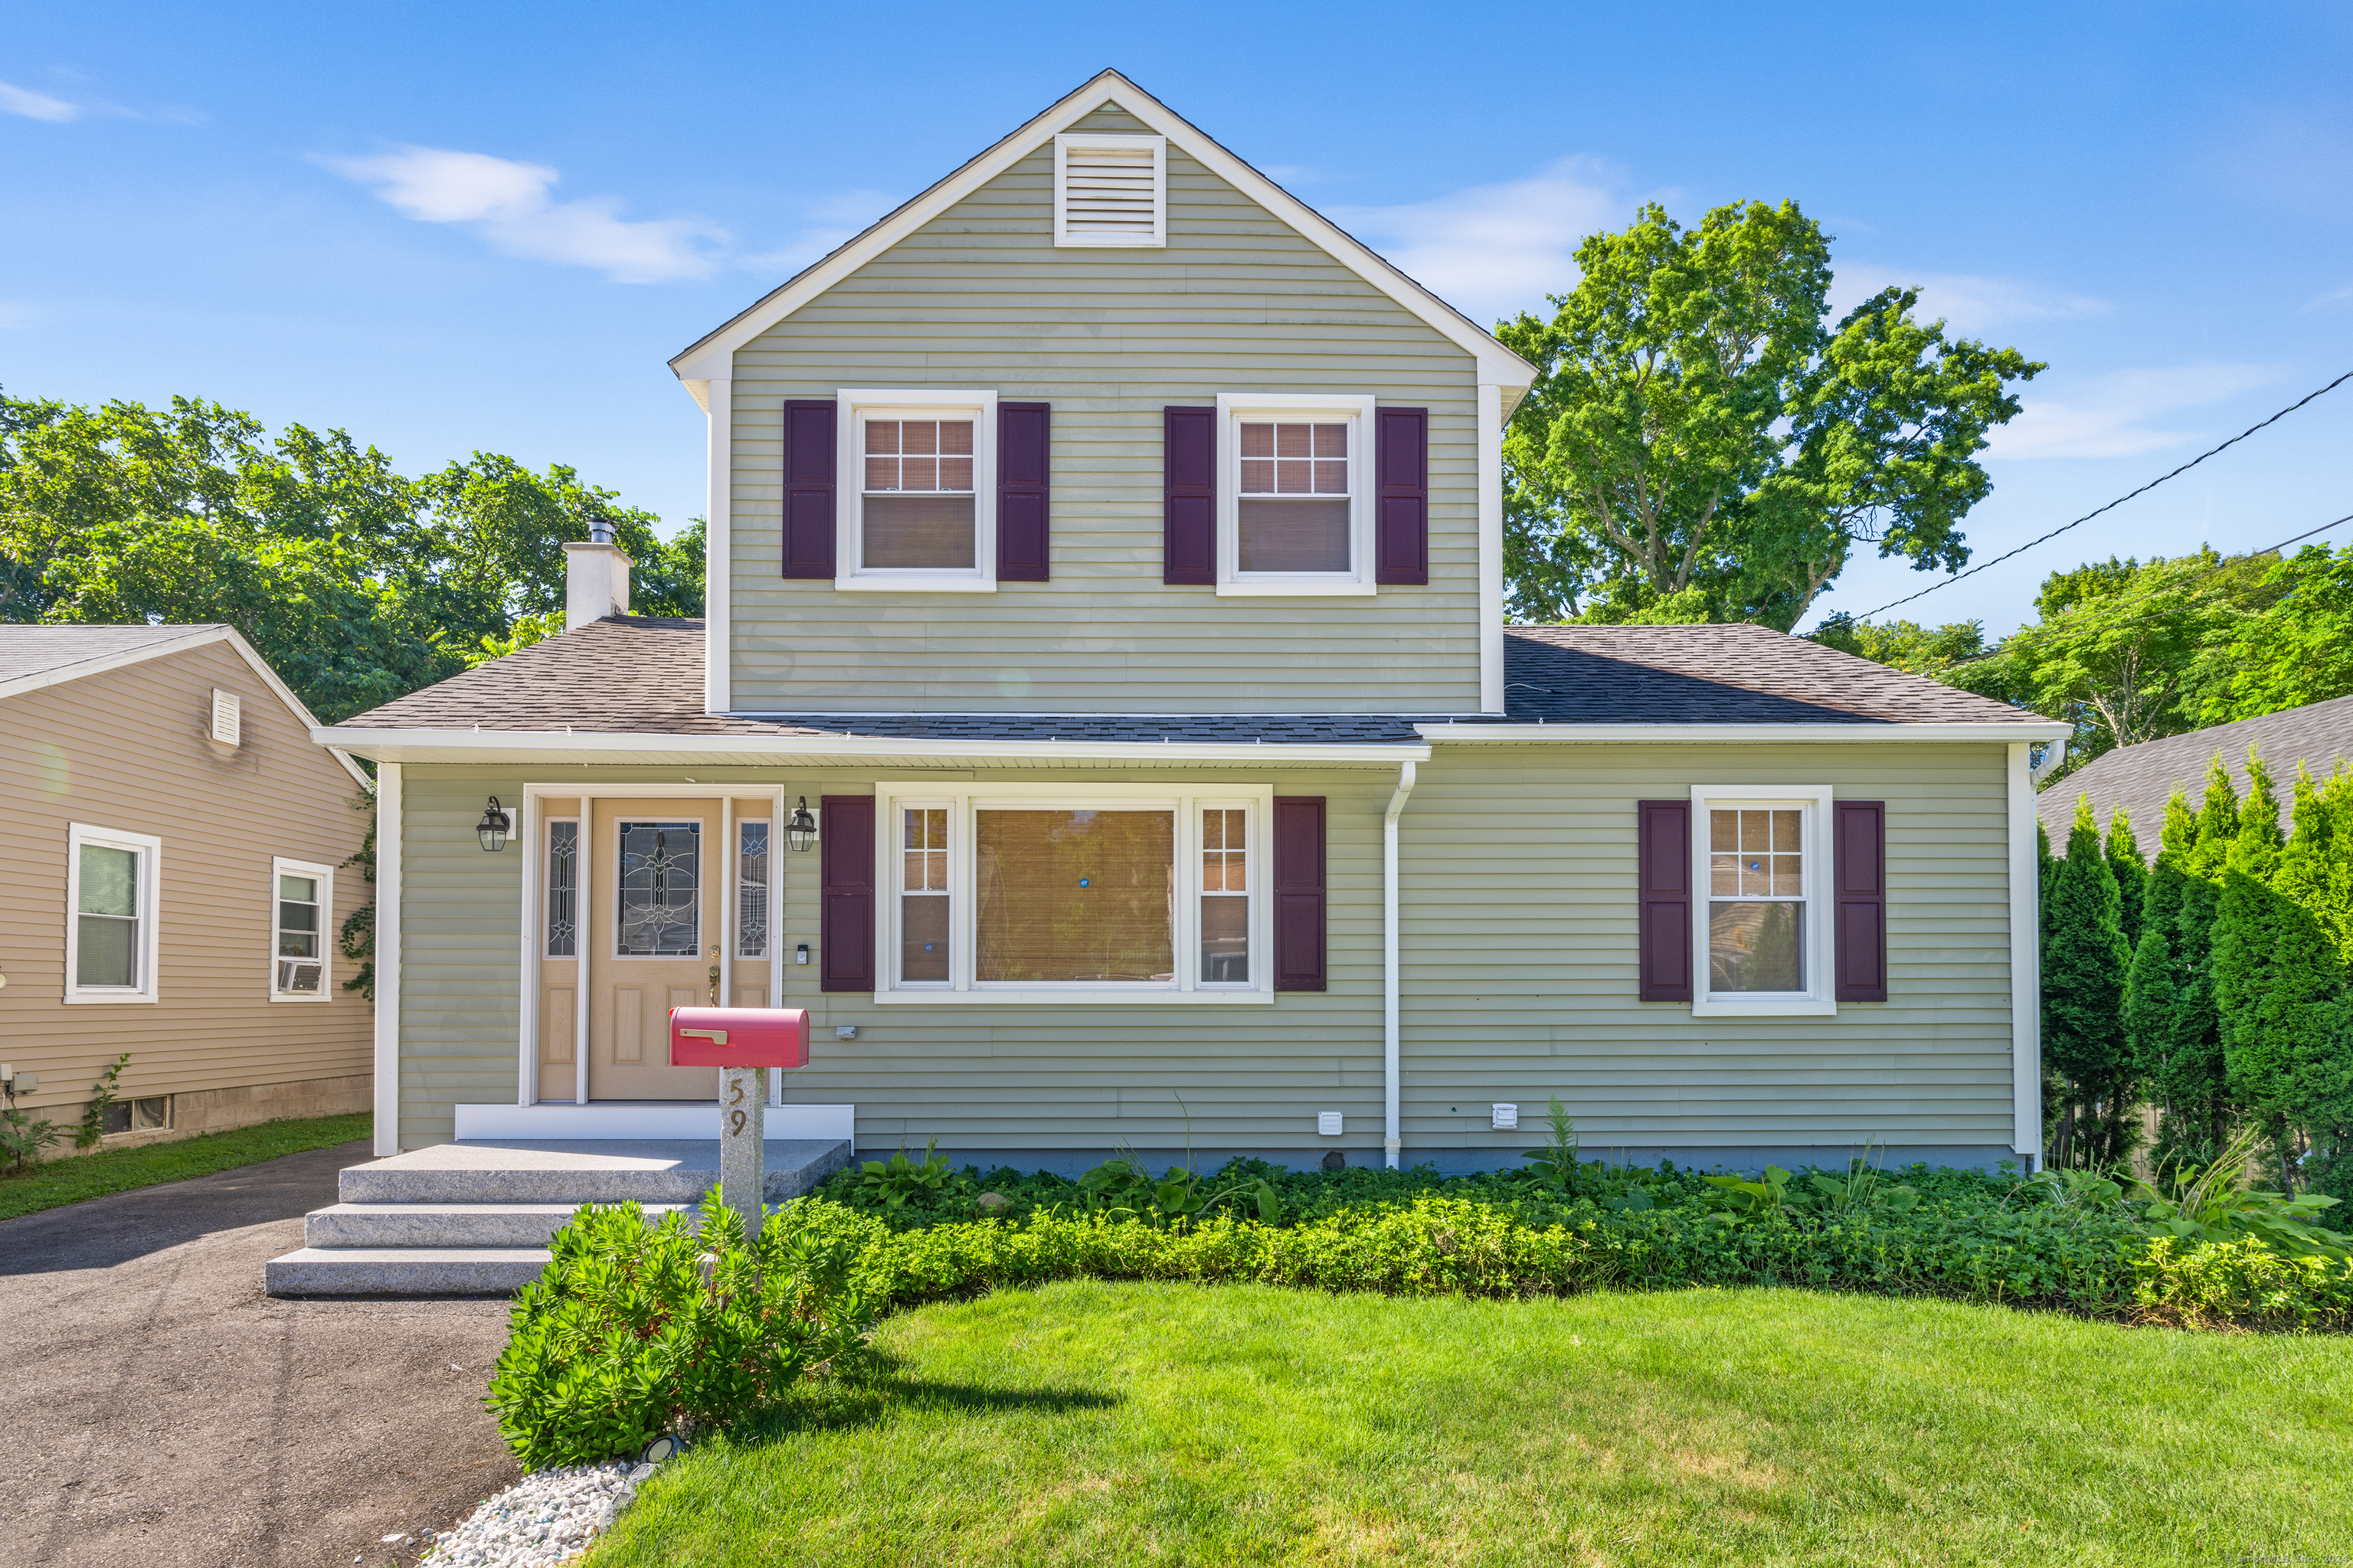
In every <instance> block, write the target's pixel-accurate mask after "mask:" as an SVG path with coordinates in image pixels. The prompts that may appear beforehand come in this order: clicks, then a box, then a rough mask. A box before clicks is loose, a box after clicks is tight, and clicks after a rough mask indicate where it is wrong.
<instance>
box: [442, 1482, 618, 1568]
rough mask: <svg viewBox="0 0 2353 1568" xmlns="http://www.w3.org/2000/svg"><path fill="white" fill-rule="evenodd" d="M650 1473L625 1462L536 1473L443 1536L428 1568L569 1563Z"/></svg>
mask: <svg viewBox="0 0 2353 1568" xmlns="http://www.w3.org/2000/svg"><path fill="white" fill-rule="evenodd" d="M650 1474H652V1467H650V1466H648V1465H638V1466H635V1467H632V1466H631V1465H630V1464H629V1463H628V1461H627V1460H616V1461H615V1462H613V1463H612V1464H609V1465H570V1466H566V1467H564V1468H562V1469H555V1470H536V1471H533V1473H532V1474H530V1475H528V1476H525V1477H524V1478H522V1479H521V1480H519V1481H517V1482H516V1483H515V1484H514V1485H512V1486H511V1487H509V1488H508V1489H506V1490H504V1491H502V1492H501V1493H500V1494H499V1495H498V1496H496V1497H494V1498H492V1499H490V1501H488V1502H486V1503H484V1504H482V1506H481V1507H480V1508H478V1509H476V1510H474V1511H473V1513H472V1514H471V1516H470V1517H469V1518H468V1519H467V1520H466V1522H465V1523H463V1524H461V1525H459V1526H458V1527H457V1528H456V1529H455V1530H449V1531H443V1532H442V1534H441V1538H440V1539H439V1541H438V1542H435V1544H434V1548H433V1551H432V1553H431V1554H430V1555H429V1556H427V1557H426V1558H425V1559H424V1562H425V1563H427V1564H430V1568H541V1565H542V1564H549V1563H565V1562H569V1561H570V1560H571V1559H572V1558H573V1557H575V1556H576V1555H578V1554H579V1553H580V1552H584V1551H586V1549H587V1546H588V1542H590V1541H591V1540H592V1539H593V1538H594V1537H595V1536H596V1534H597V1532H598V1531H602V1530H603V1529H605V1527H606V1526H607V1525H609V1524H611V1523H612V1522H613V1515H614V1513H615V1512H616V1511H617V1510H619V1509H620V1508H621V1507H622V1506H623V1505H625V1504H626V1503H628V1500H629V1499H630V1498H631V1497H632V1496H634V1495H635V1494H636V1492H637V1489H638V1482H639V1481H641V1480H643V1479H644V1478H645V1477H646V1476H648V1475H650Z"/></svg>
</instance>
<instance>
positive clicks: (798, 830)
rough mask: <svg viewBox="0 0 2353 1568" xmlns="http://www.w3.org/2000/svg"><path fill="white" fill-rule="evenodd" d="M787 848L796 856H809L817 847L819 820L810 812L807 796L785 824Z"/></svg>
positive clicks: (794, 809)
mask: <svg viewBox="0 0 2353 1568" xmlns="http://www.w3.org/2000/svg"><path fill="white" fill-rule="evenodd" d="M785 847H786V848H787V849H789V850H791V851H792V852H793V853H795V854H807V853H808V852H809V851H810V850H812V849H815V848H816V847H817V818H816V817H815V816H814V815H812V814H811V813H810V811H809V809H808V797H807V796H806V795H804V796H802V797H801V803H800V804H799V805H798V806H796V807H795V808H793V814H792V816H791V817H790V818H789V819H787V820H786V822H785Z"/></svg>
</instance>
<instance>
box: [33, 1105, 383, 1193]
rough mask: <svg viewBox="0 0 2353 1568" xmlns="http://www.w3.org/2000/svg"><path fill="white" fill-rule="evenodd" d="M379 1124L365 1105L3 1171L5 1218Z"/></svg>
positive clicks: (181, 1177) (328, 1142)
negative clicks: (10, 1172) (350, 1110)
mask: <svg viewBox="0 0 2353 1568" xmlns="http://www.w3.org/2000/svg"><path fill="white" fill-rule="evenodd" d="M374 1127H375V1118H374V1117H372V1116H370V1115H368V1114H367V1113H366V1112H365V1111H362V1112H360V1113H358V1114H357V1115H355V1116H321V1117H304V1118H299V1119H295V1120H288V1121H265V1122H262V1123H260V1124H259V1126H255V1127H240V1128H236V1129H234V1130H232V1131H229V1132H207V1133H203V1134H200V1135H199V1136H197V1137H195V1138H184V1139H178V1140H176V1141H174V1142H171V1143H151V1144H149V1145H148V1146H147V1147H146V1148H144V1149H109V1150H100V1151H99V1152H98V1153H96V1154H85V1155H78V1156H74V1157H72V1158H69V1159H62V1160H50V1161H48V1162H47V1163H46V1164H41V1165H36V1166H33V1167H31V1168H30V1169H28V1170H26V1171H25V1172H24V1173H23V1174H21V1175H12V1176H5V1177H0V1220H12V1219H15V1218H16V1216H17V1215H19V1214H29V1213H36V1212H37V1211H39V1210H42V1209H54V1208H56V1207H57V1206H58V1204H60V1203H76V1202H80V1201H81V1200H82V1199H84V1198H97V1197H102V1196H104V1195H105V1194H106V1193H109V1192H129V1191H131V1190H132V1188H134V1187H153V1186H155V1185H156V1184H158V1183H159V1182H164V1181H186V1180H188V1179H189V1178H190V1177H192V1176H210V1175H212V1174H213V1173H214V1172H216V1171H233V1170H235V1169H236V1168H237V1167H238V1166H240V1165H256V1164H259V1163H260V1162H261V1161H262V1160H275V1159H277V1158H278V1157H279V1156H280V1155H281V1154H300V1153H301V1152H302V1151H303V1150H309V1149H331V1148H332V1147H334V1146H335V1145H336V1144H338V1143H349V1142H350V1141H351V1140H352V1139H355V1138H365V1137H367V1136H368V1134H369V1132H370V1130H371V1129H372V1128H374Z"/></svg>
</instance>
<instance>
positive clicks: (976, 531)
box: [835, 391, 997, 592]
mask: <svg viewBox="0 0 2353 1568" xmlns="http://www.w3.org/2000/svg"><path fill="white" fill-rule="evenodd" d="M840 397H841V404H840V406H841V409H842V416H843V417H842V418H841V423H840V436H839V440H840V443H841V444H840V448H839V452H840V471H841V473H842V474H843V475H845V476H847V477H852V478H854V481H855V482H856V484H857V487H858V488H857V491H856V498H855V500H854V501H853V502H852V503H851V504H849V505H847V506H844V507H842V508H840V515H839V519H838V521H837V524H836V526H837V529H838V534H837V535H836V560H837V563H838V565H837V567H836V577H835V582H836V586H838V587H840V588H900V589H908V588H913V589H918V590H924V591H949V592H953V591H956V590H973V591H982V592H986V591H988V590H990V589H992V588H995V587H996V586H997V585H996V577H997V541H996V511H997V508H996V497H995V494H994V488H995V485H996V482H997V461H996V460H997V453H996V442H995V440H994V437H995V431H996V425H997V395H996V394H995V393H993V392H923V391H902V392H892V391H871V392H870V391H845V392H843V393H842V394H841V395H840Z"/></svg>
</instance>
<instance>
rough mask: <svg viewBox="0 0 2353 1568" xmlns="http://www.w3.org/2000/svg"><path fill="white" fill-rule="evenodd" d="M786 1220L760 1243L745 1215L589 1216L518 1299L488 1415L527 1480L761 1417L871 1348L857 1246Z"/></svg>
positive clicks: (623, 1209) (611, 1210)
mask: <svg viewBox="0 0 2353 1568" xmlns="http://www.w3.org/2000/svg"><path fill="white" fill-rule="evenodd" d="M804 1216H805V1217H806V1218H815V1217H816V1216H815V1215H814V1214H812V1213H807V1212H806V1211H803V1212H802V1213H799V1214H796V1213H791V1212H788V1213H786V1214H785V1215H780V1216H779V1217H778V1219H777V1220H776V1221H773V1222H770V1223H767V1224H764V1225H763V1227H762V1229H761V1233H760V1237H759V1240H758V1241H757V1242H754V1243H752V1244H750V1245H746V1244H745V1242H744V1227H743V1223H742V1221H740V1220H739V1219H738V1218H737V1217H736V1216H735V1215H734V1214H733V1213H732V1212H730V1211H728V1210H726V1209H723V1208H721V1209H714V1210H712V1211H711V1212H710V1213H708V1214H707V1215H706V1217H705V1219H704V1221H703V1228H702V1233H701V1234H699V1235H698V1234H696V1233H695V1232H694V1231H692V1230H691V1229H690V1228H689V1227H688V1224H687V1222H686V1220H685V1219H684V1217H683V1216H681V1215H680V1214H678V1213H671V1214H669V1215H667V1216H665V1217H664V1219H663V1220H662V1223H661V1224H659V1225H658V1226H650V1227H649V1225H648V1224H646V1220H645V1215H644V1213H643V1212H642V1211H641V1210H639V1209H638V1206H637V1205H636V1204H634V1203H625V1204H621V1205H618V1206H613V1207H606V1206H601V1205H595V1204H592V1205H589V1206H588V1207H586V1208H583V1209H582V1210H581V1211H580V1212H579V1213H577V1214H575V1216H574V1217H573V1219H572V1221H571V1223H570V1224H566V1225H565V1227H564V1228H563V1229H562V1230H560V1231H558V1232H557V1233H556V1234H555V1237H554V1242H553V1243H552V1244H551V1248H552V1251H553V1253H554V1258H553V1261H552V1262H551V1263H550V1264H549V1266H548V1267H547V1271H546V1272H545V1273H544V1274H543V1275H542V1276H541V1277H540V1278H539V1279H538V1281H537V1282H536V1283H534V1284H532V1285H529V1286H526V1287H524V1288H523V1290H522V1292H521V1293H520V1294H519V1295H517V1297H516V1298H515V1301H514V1306H513V1308H512V1313H511V1315H510V1319H509V1335H508V1340H507V1344H506V1348H505V1350H503V1351H501V1352H500V1355H499V1361H498V1366H497V1368H496V1370H495V1371H494V1372H492V1374H491V1387H490V1393H489V1396H488V1398H487V1399H486V1400H485V1402H484V1403H486V1404H488V1405H489V1406H490V1407H491V1410H492V1412H493V1413H495V1414H497V1416H498V1419H499V1431H500V1434H501V1436H504V1437H505V1439H506V1441H507V1446H509V1447H510V1448H512V1449H513V1451H514V1455H515V1457H516V1458H517V1459H518V1460H519V1461H521V1462H522V1466H523V1467H524V1468H525V1469H527V1470H535V1469H541V1468H544V1467H548V1466H551V1465H575V1464H586V1463H593V1462H596V1461H599V1460H604V1459H609V1458H612V1457H615V1456H616V1455H623V1454H630V1453H634V1452H636V1451H637V1450H638V1448H640V1447H642V1446H644V1445H645V1444H646V1443H648V1442H649V1441H650V1440H651V1439H652V1438H654V1437H655V1436H659V1434H661V1433H663V1432H665V1431H670V1430H674V1429H679V1428H688V1429H693V1428H701V1427H705V1426H723V1425H732V1424H733V1423H734V1422H736V1421H739V1420H742V1419H745V1418H747V1417H754V1416H758V1415H761V1414H765V1413H766V1412H768V1411H771V1410H773V1409H775V1408H776V1406H777V1405H779V1404H782V1403H783V1402H784V1401H785V1400H786V1399H787V1398H789V1397H790V1396H791V1395H792V1394H793V1393H794V1392H795V1391H796V1390H797V1389H798V1388H799V1387H800V1386H801V1385H802V1384H803V1383H805V1382H806V1381H807V1379H808V1378H809V1377H810V1376H811V1375H812V1374H821V1373H822V1372H825V1371H826V1370H828V1368H830V1367H831V1366H832V1365H833V1364H834V1363H836V1362H837V1361H840V1360H842V1359H843V1358H845V1357H848V1356H851V1355H853V1354H855V1353H856V1352H857V1351H858V1350H859V1349H860V1347H861V1346H862V1345H863V1344H864V1343H865V1336H866V1330H867V1328H868V1326H869V1323H870V1317H869V1314H868V1313H867V1311H866V1308H865V1306H864V1304H863V1302H862V1300H861V1299H860V1296H859V1295H858V1293H857V1291H856V1290H855V1289H854V1288H851V1287H849V1273H850V1266H851V1262H852V1254H851V1250H850V1247H849V1245H846V1244H845V1243H844V1242H843V1241H842V1240H839V1239H837V1238H836V1237H835V1236H833V1235H830V1234H828V1233H827V1231H826V1229H825V1227H823V1226H819V1225H812V1224H807V1223H803V1218H804Z"/></svg>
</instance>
